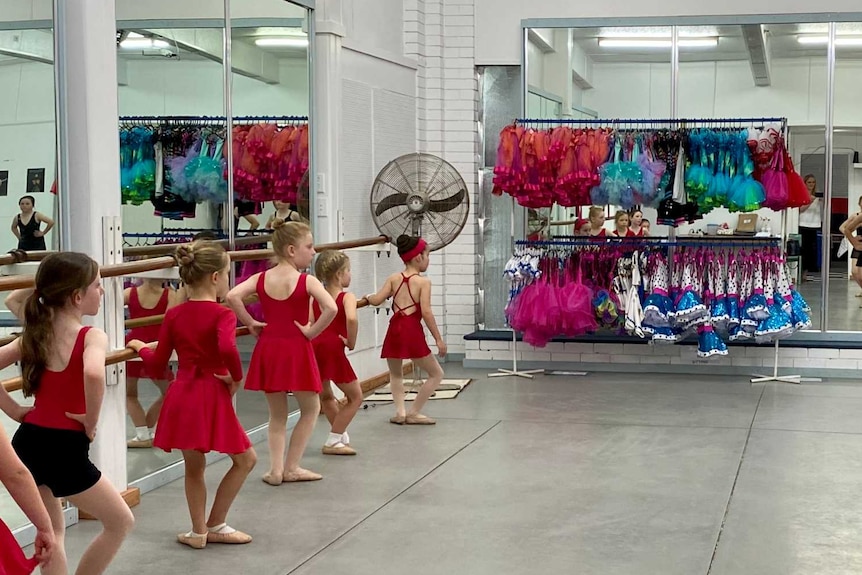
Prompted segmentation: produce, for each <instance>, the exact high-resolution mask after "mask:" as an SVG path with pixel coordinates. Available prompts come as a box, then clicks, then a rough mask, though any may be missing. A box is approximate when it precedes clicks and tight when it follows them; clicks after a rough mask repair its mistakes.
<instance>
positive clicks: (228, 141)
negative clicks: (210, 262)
mask: <svg viewBox="0 0 862 575" xmlns="http://www.w3.org/2000/svg"><path fill="white" fill-rule="evenodd" d="M223 6H224V42H223V43H222V69H223V71H224V118H225V120H224V122H225V140H224V145H225V146H226V147H227V155H226V157H227V203H226V204H225V209H224V212H223V213H224V218H225V219H226V220H227V222H228V226H227V240H228V246H229V249H230V250H234V249H236V226H235V225H234V217H233V210H234V201H233V168H234V166H233V66H232V63H231V34H232V33H233V30H232V28H231V21H230V0H224V4H223ZM222 225H224V222H222ZM233 269H234V266H231V273H233Z"/></svg>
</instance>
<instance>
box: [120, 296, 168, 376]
mask: <svg viewBox="0 0 862 575" xmlns="http://www.w3.org/2000/svg"><path fill="white" fill-rule="evenodd" d="M169 296H170V290H169V289H167V288H165V289H164V290H163V291H162V297H160V298H159V302H158V303H157V304H156V307H153V308H149V307H144V306H142V305H141V300H140V299H138V288H137V287H132V289H131V293H130V294H129V319H136V318H139V317H148V316H151V315H162V314H164V313H165V312H166V311H167V310H168V297H169ZM133 339H139V340H141V341H142V342H144V343H150V342H152V341H156V340H157V339H159V325H158V324H157V325H148V326H145V327H135V328H132V329H131V330H129V333H128V335H127V336H126V343H129V342H130V341H131V340H133ZM126 376H127V377H134V378H141V377H148V376H147V375H146V373H145V370H144V363H143V362H142V361H127V362H126ZM173 378H174V374H173V373H171V370H170V368H166V369H165V372H164V373H163V374H161V377H157V378H156V379H157V380H163V381H171V380H172V379H173Z"/></svg>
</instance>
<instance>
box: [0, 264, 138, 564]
mask: <svg viewBox="0 0 862 575" xmlns="http://www.w3.org/2000/svg"><path fill="white" fill-rule="evenodd" d="M28 291H29V293H22V292H21V291H20V290H19V291H18V292H13V293H12V294H11V295H10V296H9V299H10V300H11V301H12V302H24V303H23V305H22V304H20V303H19V304H17V305H13V306H11V307H10V311H12V312H13V313H14V314H15V315H16V316H18V318H19V319H23V321H24V333H23V334H22V336H21V337H20V338H18V339H16V340H15V341H13V342H12V343H10V344H8V345H6V346H4V347H2V348H0V369H3V368H5V367H8V366H10V365H12V364H13V363H15V362H20V363H21V371H22V376H23V380H24V382H23V390H24V395H25V396H34V397H35V399H36V401H35V404H34V406H33V408H32V409H30V410H28V409H26V408H22V407H21V406H20V405H18V403H16V402H15V400H13V399H12V398H11V397H10V396H9V394H8V393H6V391H5V390H3V391H0V408H2V410H3V411H4V412H5V413H6V414H7V415H9V416H10V417H12V418H13V419H16V420H17V421H20V422H21V426H20V427H19V428H18V431H17V432H16V433H15V436H14V437H13V438H12V445H13V447H14V448H15V451H16V453H17V454H18V457H19V458H20V459H21V461H23V462H24V465H26V466H27V468H28V469H29V470H30V473H31V474H32V475H33V479H35V481H36V485H37V486H38V487H39V495H40V496H41V497H42V501H43V502H44V503H45V507H46V508H47V509H48V514H49V515H50V517H51V525H52V527H53V529H54V537H55V540H56V549H55V552H54V553H53V554H52V556H51V559H50V560H49V561H48V562H47V563H46V564H45V565H43V566H42V573H43V575H60V574H63V575H65V574H66V573H68V567H67V564H66V552H65V548H64V545H63V538H64V534H65V522H64V517H63V509H62V507H61V505H60V498H61V497H64V498H66V499H68V500H69V501H71V502H72V503H73V504H74V505H76V506H77V507H80V508H81V509H83V510H85V511H87V512H88V513H90V514H91V515H93V516H94V517H95V518H96V519H98V520H99V521H101V522H102V528H103V530H102V532H101V533H100V534H99V535H98V536H97V537H96V538H95V539H94V540H93V542H92V543H91V544H90V546H89V547H88V548H87V550H86V551H85V552H84V555H83V556H82V557H81V561H80V563H79V564H78V569H77V570H76V571H75V573H76V574H77V575H99V574H101V573H103V572H104V571H105V569H107V567H108V565H109V564H110V562H111V560H112V559H113V558H114V556H115V555H116V554H117V551H119V549H120V545H121V544H122V543H123V540H124V539H125V538H126V535H128V533H129V532H130V531H131V529H132V526H133V524H134V517H133V516H132V512H131V511H130V510H129V508H128V506H127V505H126V503H125V502H124V501H123V498H122V497H120V494H119V493H118V492H117V490H116V489H115V488H114V486H113V485H112V484H111V483H110V481H108V479H107V478H105V477H102V474H101V472H100V471H99V470H98V469H96V466H95V465H93V463H92V462H91V461H90V457H89V451H90V442H91V441H92V440H93V438H94V437H95V435H96V422H97V421H98V418H99V411H100V409H101V407H102V398H103V397H104V393H105V353H106V351H107V348H108V338H107V336H106V335H105V332H103V331H101V330H99V329H96V328H91V327H86V326H84V325H82V323H81V319H82V318H83V316H85V315H96V314H97V313H98V312H99V307H100V304H101V300H102V294H103V293H104V292H103V291H102V286H101V285H100V278H99V264H97V263H96V262H95V261H93V260H92V259H90V257H88V256H87V255H85V254H79V253H73V252H58V253H54V254H51V255H49V256H48V257H47V258H45V259H44V260H42V263H41V264H40V265H39V269H38V271H37V272H36V289H35V290H28ZM0 388H2V386H0Z"/></svg>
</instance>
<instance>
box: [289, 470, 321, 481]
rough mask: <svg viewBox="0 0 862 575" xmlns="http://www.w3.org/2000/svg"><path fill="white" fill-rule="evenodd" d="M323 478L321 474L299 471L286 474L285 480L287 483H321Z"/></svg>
mask: <svg viewBox="0 0 862 575" xmlns="http://www.w3.org/2000/svg"><path fill="white" fill-rule="evenodd" d="M321 479H323V476H322V475H321V474H319V473H315V472H313V471H309V470H308V469H302V468H300V469H297V470H296V471H291V472H285V474H284V477H283V480H284V482H285V483H299V482H302V481H320V480H321Z"/></svg>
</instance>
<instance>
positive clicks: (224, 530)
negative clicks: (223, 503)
mask: <svg viewBox="0 0 862 575" xmlns="http://www.w3.org/2000/svg"><path fill="white" fill-rule="evenodd" d="M207 529H208V530H209V532H210V533H218V534H219V535H230V534H231V533H236V529H234V528H233V527H231V526H230V525H228V524H227V523H222V524H221V525H216V526H215V527H207Z"/></svg>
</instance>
